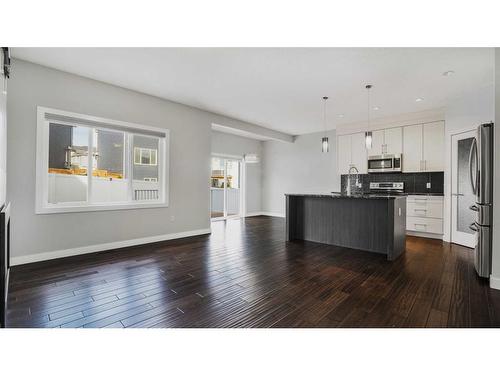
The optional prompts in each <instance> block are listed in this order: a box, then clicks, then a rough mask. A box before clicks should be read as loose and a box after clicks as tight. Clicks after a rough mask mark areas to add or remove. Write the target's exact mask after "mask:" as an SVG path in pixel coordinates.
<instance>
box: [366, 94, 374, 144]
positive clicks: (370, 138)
mask: <svg viewBox="0 0 500 375" xmlns="http://www.w3.org/2000/svg"><path fill="white" fill-rule="evenodd" d="M365 88H366V91H367V92H368V129H370V127H371V126H370V125H371V124H370V89H371V88H372V85H366V86H365ZM372 142H373V134H372V132H371V131H367V132H365V146H366V148H367V149H368V150H369V149H371V148H372Z"/></svg>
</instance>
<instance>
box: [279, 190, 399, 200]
mask: <svg viewBox="0 0 500 375" xmlns="http://www.w3.org/2000/svg"><path fill="white" fill-rule="evenodd" d="M285 196H295V197H318V198H347V199H385V200H387V199H398V198H405V197H406V196H405V195H398V194H373V193H363V194H360V193H353V194H350V195H348V194H345V193H338V192H332V193H298V194H285Z"/></svg>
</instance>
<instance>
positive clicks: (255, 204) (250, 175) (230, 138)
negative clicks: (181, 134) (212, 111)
mask: <svg viewBox="0 0 500 375" xmlns="http://www.w3.org/2000/svg"><path fill="white" fill-rule="evenodd" d="M212 153H216V154H225V155H235V156H243V155H245V154H257V155H259V157H260V158H261V159H262V142H261V141H258V140H256V139H250V138H245V137H239V136H237V135H232V134H226V133H221V132H218V131H212ZM245 169H246V176H245V180H246V182H245V195H246V201H245V204H246V214H252V213H257V212H260V211H262V205H261V190H262V189H261V170H262V161H261V162H260V163H250V164H246V165H245Z"/></svg>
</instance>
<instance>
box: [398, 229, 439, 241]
mask: <svg viewBox="0 0 500 375" xmlns="http://www.w3.org/2000/svg"><path fill="white" fill-rule="evenodd" d="M406 234H407V235H408V236H415V237H424V238H433V239H435V240H441V241H442V240H443V235H442V234H435V233H426V232H416V231H413V230H407V231H406Z"/></svg>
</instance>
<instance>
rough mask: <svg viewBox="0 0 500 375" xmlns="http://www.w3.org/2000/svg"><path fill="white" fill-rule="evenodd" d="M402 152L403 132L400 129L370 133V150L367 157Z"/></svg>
mask: <svg viewBox="0 0 500 375" xmlns="http://www.w3.org/2000/svg"><path fill="white" fill-rule="evenodd" d="M402 151H403V130H402V128H401V127H398V128H388V129H382V130H375V131H373V132H372V148H371V149H369V150H368V155H369V156H374V155H383V154H401V153H402Z"/></svg>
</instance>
